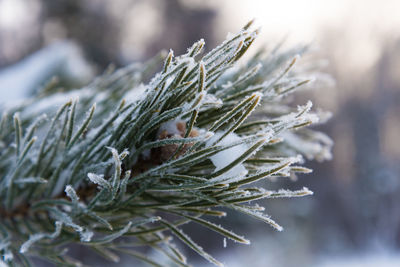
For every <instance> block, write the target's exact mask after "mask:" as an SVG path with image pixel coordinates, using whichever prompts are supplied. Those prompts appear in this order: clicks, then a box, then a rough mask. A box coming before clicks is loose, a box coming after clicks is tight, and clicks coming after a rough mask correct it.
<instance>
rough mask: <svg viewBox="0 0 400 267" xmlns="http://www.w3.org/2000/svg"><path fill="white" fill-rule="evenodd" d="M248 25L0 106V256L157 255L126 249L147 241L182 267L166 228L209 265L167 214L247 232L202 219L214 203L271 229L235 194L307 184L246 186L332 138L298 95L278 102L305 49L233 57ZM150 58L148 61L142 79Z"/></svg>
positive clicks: (311, 154)
mask: <svg viewBox="0 0 400 267" xmlns="http://www.w3.org/2000/svg"><path fill="white" fill-rule="evenodd" d="M257 35H258V30H251V22H250V23H249V24H248V25H246V26H245V27H244V28H243V29H242V30H241V31H240V32H239V33H238V34H236V35H233V36H231V37H230V38H229V39H227V40H226V41H224V42H223V43H222V44H221V45H220V46H218V47H216V48H215V49H213V50H212V51H210V52H208V53H205V54H204V53H203V52H202V50H203V47H204V41H203V40H200V41H199V42H197V43H195V44H194V45H193V46H192V47H191V48H189V49H188V51H187V53H186V54H184V55H182V56H179V57H174V54H173V52H172V50H171V51H170V52H169V53H168V55H167V56H166V58H165V60H164V63H163V64H162V62H160V60H159V57H156V58H154V59H152V60H150V61H149V62H147V63H143V64H134V65H132V66H128V67H126V68H123V69H119V70H116V71H113V72H109V71H108V72H105V73H104V74H103V75H102V76H100V77H98V78H96V79H95V80H94V81H93V82H92V83H91V84H90V85H88V86H86V87H85V88H82V89H79V90H73V91H68V92H64V93H52V92H51V90H44V91H42V93H41V95H38V96H35V97H34V98H33V99H32V100H31V101H28V102H25V103H21V104H20V105H18V106H15V107H13V108H10V109H9V110H7V111H3V115H2V119H1V122H0V201H1V205H0V215H1V220H0V236H1V239H0V240H1V241H0V252H1V255H2V258H1V261H0V263H4V264H6V263H7V264H10V265H22V266H28V264H29V261H30V257H31V256H36V257H40V258H43V259H45V260H47V261H49V262H52V263H55V264H60V265H74V266H75V265H76V264H77V260H76V259H72V258H70V255H66V254H65V253H64V252H63V249H64V248H65V246H68V245H71V244H81V245H83V246H86V247H88V248H90V249H92V250H93V251H95V252H96V253H98V254H100V255H101V256H103V257H105V258H108V259H110V260H113V261H117V260H118V259H119V257H118V254H120V253H126V254H128V255H132V256H133V257H135V258H138V259H140V260H142V261H144V262H146V263H148V264H150V265H153V266H162V265H163V263H160V262H157V261H156V260H154V259H150V258H148V257H147V256H146V255H144V254H142V253H141V252H139V251H137V250H136V247H137V246H148V247H150V248H152V249H155V250H157V251H160V252H161V253H163V254H165V255H166V256H167V257H168V258H169V259H170V260H171V261H173V262H175V264H177V265H179V266H187V263H186V258H185V257H184V256H183V255H182V254H181V253H180V252H179V251H178V250H177V249H176V248H175V246H174V245H173V244H172V243H171V241H170V239H171V238H170V235H171V234H172V235H175V236H177V237H178V238H179V239H180V240H181V241H183V242H184V243H185V244H187V245H188V246H189V247H190V248H192V249H193V250H194V251H196V252H198V253H199V254H200V255H201V256H203V257H204V258H205V259H207V260H208V261H210V262H212V263H214V264H216V265H219V266H220V265H222V264H221V263H220V262H219V261H218V260H216V259H214V258H213V257H212V256H211V255H210V254H208V253H207V252H206V251H205V250H203V248H201V247H200V246H199V245H197V244H196V243H195V241H193V240H191V238H190V233H189V234H186V233H183V232H182V230H181V229H180V226H181V225H182V224H186V223H190V222H195V223H197V224H200V225H202V226H204V227H206V228H209V229H211V230H213V231H215V232H217V233H219V234H221V235H223V236H225V237H227V238H229V239H232V240H234V241H237V242H240V243H244V244H248V243H250V241H249V240H247V239H245V238H243V237H242V236H240V235H237V234H235V233H234V232H232V231H229V230H226V229H225V228H223V227H222V226H219V225H217V224H215V223H211V222H209V221H208V220H207V217H206V216H225V215H227V213H226V212H222V211H220V210H218V208H222V207H224V208H227V209H228V210H234V211H237V212H240V213H243V214H246V215H248V216H251V217H254V218H257V219H259V220H262V221H264V222H266V223H267V224H269V225H271V226H272V227H273V228H275V229H277V230H282V227H281V226H280V225H278V224H277V223H276V222H275V221H274V220H273V219H271V218H270V217H269V216H268V215H266V214H263V213H261V211H262V208H261V207H259V206H257V205H256V206H249V205H245V203H248V202H249V201H253V200H257V199H262V198H276V197H299V196H306V195H310V194H312V192H311V191H310V190H308V189H307V188H303V189H301V190H297V191H288V190H279V191H268V190H265V189H263V188H258V187H254V185H252V184H253V183H254V182H256V181H258V180H261V179H272V178H274V177H277V176H290V175H292V174H294V173H308V172H310V171H311V170H310V169H308V168H305V167H302V166H299V165H298V164H301V163H303V159H302V157H301V156H299V155H304V156H305V157H307V158H309V159H313V158H317V159H321V160H323V159H329V158H330V148H331V146H332V141H331V140H330V139H329V137H327V136H326V135H324V134H322V133H319V132H317V131H315V130H311V129H309V128H305V127H308V126H309V125H310V124H313V123H315V122H317V121H318V115H317V114H316V113H313V112H312V111H311V103H308V104H307V105H305V106H302V107H298V109H297V110H296V109H295V108H292V107H291V106H290V105H288V103H289V101H287V97H286V96H287V95H288V94H290V93H292V92H293V91H296V90H297V89H298V88H301V86H303V85H304V84H305V83H308V82H309V80H310V79H302V78H299V74H298V73H297V72H295V71H294V65H295V62H296V59H297V56H296V55H297V54H298V53H300V54H301V53H303V52H304V51H305V48H300V49H297V50H296V49H293V50H289V51H282V52H278V50H276V51H272V52H271V53H269V54H268V53H266V52H259V53H257V54H256V55H255V56H253V57H252V58H250V59H248V60H247V61H246V62H242V63H241V64H238V60H239V59H240V58H241V57H242V56H243V54H244V53H245V52H247V50H248V48H249V47H250V45H251V44H252V43H253V41H254V40H255V38H256V37H257ZM202 54H204V55H202ZM157 61H158V62H159V63H160V64H159V65H160V68H161V72H159V73H157V74H155V75H154V77H153V79H152V80H151V81H150V82H149V83H147V84H144V83H143V77H146V76H148V74H149V73H151V72H152V70H153V69H154V62H157ZM228 70H229V71H228ZM78 99H79V101H78ZM57 107H58V110H55V108H57ZM47 118H49V119H47ZM294 164H297V165H294ZM249 186H253V187H249ZM168 214H173V215H174V216H175V217H176V216H178V217H180V218H181V219H179V220H171V219H168V218H171V216H167V215H168ZM123 241H125V243H123ZM121 242H122V243H121ZM122 244H125V245H123V246H122Z"/></svg>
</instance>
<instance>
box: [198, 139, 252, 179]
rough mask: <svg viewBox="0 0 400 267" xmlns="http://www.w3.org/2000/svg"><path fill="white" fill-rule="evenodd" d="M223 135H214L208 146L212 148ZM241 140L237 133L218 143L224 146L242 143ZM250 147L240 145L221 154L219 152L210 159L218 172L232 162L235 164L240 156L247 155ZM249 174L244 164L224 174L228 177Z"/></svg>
mask: <svg viewBox="0 0 400 267" xmlns="http://www.w3.org/2000/svg"><path fill="white" fill-rule="evenodd" d="M222 135H223V132H217V133H215V134H214V136H213V137H212V138H210V139H209V140H208V141H207V142H206V146H210V145H211V144H213V143H214V142H215V140H218V139H219V138H220V137H221V136H222ZM240 140H241V138H240V137H239V136H238V135H237V134H235V133H230V134H228V135H227V136H226V137H225V138H224V139H222V140H221V141H219V142H218V144H217V145H220V146H224V145H229V144H231V143H233V142H236V141H240ZM247 149H248V147H247V145H245V144H240V145H237V146H234V147H231V148H228V149H225V150H223V151H221V152H218V153H217V154H215V155H213V156H211V157H210V159H211V161H212V163H213V164H214V166H215V167H216V169H215V171H218V170H220V169H222V168H224V167H226V166H227V165H229V164H230V163H231V162H233V161H234V160H235V159H237V158H238V157H239V156H240V155H242V154H243V153H245V152H246V151H247ZM246 174H247V170H246V168H245V167H244V166H243V164H238V165H237V166H235V167H233V168H232V169H230V170H229V171H228V172H226V173H224V174H223V175H224V176H226V177H228V176H238V175H240V176H243V175H246Z"/></svg>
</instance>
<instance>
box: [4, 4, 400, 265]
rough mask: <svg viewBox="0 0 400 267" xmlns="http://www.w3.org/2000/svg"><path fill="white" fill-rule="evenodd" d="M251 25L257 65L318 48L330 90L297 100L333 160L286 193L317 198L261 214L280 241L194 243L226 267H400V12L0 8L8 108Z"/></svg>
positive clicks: (259, 226) (201, 238)
mask: <svg viewBox="0 0 400 267" xmlns="http://www.w3.org/2000/svg"><path fill="white" fill-rule="evenodd" d="M252 18H256V19H257V21H256V24H257V25H259V26H261V27H262V31H261V35H260V36H259V38H258V40H257V41H256V44H255V47H253V48H252V50H251V51H250V53H254V52H255V51H256V49H257V46H258V47H260V46H263V45H265V46H267V47H273V46H274V45H276V44H277V43H278V42H280V41H282V40H283V39H285V46H287V47H289V46H290V45H294V44H312V47H313V48H312V57H313V58H314V59H315V60H316V61H318V62H319V63H321V62H322V63H324V64H323V65H321V64H320V66H323V67H322V68H321V67H320V71H322V72H324V73H327V74H329V75H331V76H332V78H333V79H334V81H335V82H334V83H332V82H331V83H323V85H321V86H318V87H319V88H318V90H316V91H313V92H311V91H306V92H303V93H304V94H302V95H301V98H299V99H297V101H300V102H302V103H305V100H306V99H312V100H313V102H314V104H315V106H316V108H322V109H324V110H330V111H332V112H333V114H334V116H333V117H332V119H331V120H330V121H329V122H328V123H327V124H326V125H324V126H322V127H320V128H321V130H323V131H325V132H327V133H328V134H329V135H330V136H331V137H332V138H333V139H334V141H335V146H334V148H333V155H334V157H333V159H332V160H331V161H328V162H322V163H318V162H307V164H306V166H308V167H310V168H313V169H314V172H313V173H312V174H309V175H303V176H300V177H299V179H298V181H296V182H290V181H288V182H284V183H283V184H280V185H279V186H280V187H286V188H292V189H294V188H302V187H303V186H307V187H308V188H310V189H312V190H313V191H314V192H315V195H314V196H312V197H307V198H300V199H289V200H279V199H276V200H269V201H268V202H266V203H262V204H263V205H265V206H266V209H267V212H269V214H271V215H272V216H273V218H274V219H276V220H277V221H278V222H279V223H280V224H281V225H283V226H284V228H285V231H284V232H282V233H276V232H274V231H273V230H272V229H270V228H269V227H268V226H266V225H265V224H263V223H259V222H256V221H254V220H252V219H251V218H242V217H235V216H231V217H229V218H228V219H227V220H225V219H224V221H225V222H224V223H225V224H227V226H228V228H232V229H236V230H237V232H239V233H247V235H246V236H247V237H248V238H250V239H251V240H252V244H251V245H250V246H239V245H236V244H234V243H230V242H228V244H227V247H226V248H224V247H223V240H222V238H220V237H219V236H218V235H214V234H208V232H205V231H207V230H205V229H201V228H198V229H197V228H195V229H194V230H193V229H192V230H191V232H192V235H193V239H194V240H196V241H197V242H198V243H200V244H201V245H202V246H203V247H205V248H206V250H207V251H208V252H211V254H213V255H215V256H216V257H217V258H218V259H220V260H221V261H222V262H225V263H226V264H227V266H235V267H236V266H246V265H248V264H249V262H251V265H252V266H253V267H258V266H400V250H399V248H400V205H399V203H400V177H399V176H400V175H399V174H400V140H399V139H400V104H399V103H400V1H398V0H380V1H378V0H347V1H346V0H335V1H318V0H302V1H299V0H279V1H278V0H274V1H269V0H247V1H240V0H221V1H211V0H191V1H184V0H165V1H162V0H113V1H106V0H87V1H80V0H56V1H55V0H0V103H8V102H10V101H15V100H18V99H20V98H23V97H26V96H27V95H26V94H27V92H28V94H29V93H33V92H34V90H35V89H37V88H38V87H39V86H40V85H43V84H45V83H46V81H48V80H49V78H50V77H52V76H53V75H58V76H59V77H60V79H61V80H62V81H63V82H64V84H66V85H68V86H71V87H76V86H81V85H84V84H86V83H87V82H89V81H90V80H91V79H92V78H93V77H94V76H95V75H96V74H99V73H101V72H102V71H103V70H104V69H105V68H106V67H107V66H108V65H109V64H110V63H113V64H114V65H116V66H118V67H119V66H125V65H127V64H129V63H131V62H133V61H139V60H140V61H142V60H147V59H149V58H151V57H152V56H153V55H155V54H157V53H158V52H159V51H160V50H161V49H162V48H166V49H168V48H172V49H173V50H174V51H175V54H176V55H179V54H181V53H183V52H185V51H186V48H187V47H189V46H190V45H191V44H192V43H193V42H195V41H197V40H198V39H200V38H204V39H205V40H206V48H207V49H208V50H209V49H211V48H213V47H214V46H215V45H217V44H218V43H219V42H221V41H222V40H224V39H225V36H226V34H227V33H228V32H236V31H238V30H239V29H240V28H241V27H242V26H243V25H244V24H245V23H246V22H247V21H249V20H250V19H252ZM33 66H34V67H33ZM321 84H322V83H321ZM266 186H267V187H268V186H269V185H268V184H266ZM189 227H190V226H189ZM205 233H206V235H205ZM188 253H189V252H188ZM124 259H125V258H124ZM192 259H193V261H192V262H193V263H194V266H209V265H207V263H205V262H204V261H203V260H201V259H199V258H197V257H196V255H192ZM92 260H93V259H92ZM88 261H89V262H90V261H91V260H90V259H88ZM124 262H125V263H124V264H126V266H131V264H132V262H131V261H130V260H128V259H125V261H124ZM119 266H121V265H119ZM137 266H140V265H139V264H138V265H137Z"/></svg>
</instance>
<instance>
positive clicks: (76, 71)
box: [0, 41, 93, 104]
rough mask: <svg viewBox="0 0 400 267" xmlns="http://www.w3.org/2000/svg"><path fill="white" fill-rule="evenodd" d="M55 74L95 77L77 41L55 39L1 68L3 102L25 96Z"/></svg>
mask: <svg viewBox="0 0 400 267" xmlns="http://www.w3.org/2000/svg"><path fill="white" fill-rule="evenodd" d="M56 74H60V75H63V76H65V77H66V78H68V79H70V80H74V81H80V82H87V81H89V79H91V78H92V77H93V70H92V68H91V66H89V64H88V63H87V62H86V61H85V60H84V58H83V56H82V53H81V51H80V49H79V47H78V46H77V45H76V44H75V43H73V42H70V41H65V42H59V43H55V44H53V45H50V46H48V47H45V48H43V49H41V50H39V51H38V52H36V53H34V54H32V55H31V56H29V57H27V58H26V59H24V60H22V61H21V62H19V63H17V64H15V65H13V66H10V67H8V68H6V69H4V70H2V71H1V72H0V92H1V99H0V104H4V103H8V102H9V101H19V100H22V99H26V98H27V97H29V95H30V94H31V93H32V92H33V91H34V90H35V89H37V88H38V87H40V86H41V85H43V84H44V83H45V81H46V80H47V79H49V78H50V77H51V76H53V75H56Z"/></svg>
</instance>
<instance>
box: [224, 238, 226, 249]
mask: <svg viewBox="0 0 400 267" xmlns="http://www.w3.org/2000/svg"><path fill="white" fill-rule="evenodd" d="M224 248H226V238H224Z"/></svg>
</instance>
